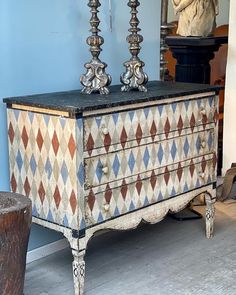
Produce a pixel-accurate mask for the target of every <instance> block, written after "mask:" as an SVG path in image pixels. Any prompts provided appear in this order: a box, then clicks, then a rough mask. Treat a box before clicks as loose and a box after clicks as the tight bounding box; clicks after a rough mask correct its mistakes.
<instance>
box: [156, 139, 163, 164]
mask: <svg viewBox="0 0 236 295" xmlns="http://www.w3.org/2000/svg"><path fill="white" fill-rule="evenodd" d="M163 156H164V150H163V148H162V144H160V146H159V149H158V152H157V157H158V160H159V163H160V164H161V162H162V160H163Z"/></svg>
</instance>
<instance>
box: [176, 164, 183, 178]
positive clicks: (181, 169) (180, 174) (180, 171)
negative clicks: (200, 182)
mask: <svg viewBox="0 0 236 295" xmlns="http://www.w3.org/2000/svg"><path fill="white" fill-rule="evenodd" d="M182 175H183V168H182V166H181V164H180V163H179V165H178V170H177V176H178V179H179V182H180V180H181V178H182Z"/></svg>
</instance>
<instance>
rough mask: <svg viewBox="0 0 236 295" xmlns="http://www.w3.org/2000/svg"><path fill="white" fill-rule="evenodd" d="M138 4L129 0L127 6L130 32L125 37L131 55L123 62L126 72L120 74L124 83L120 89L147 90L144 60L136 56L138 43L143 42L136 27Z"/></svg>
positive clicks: (137, 22)
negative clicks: (128, 8)
mask: <svg viewBox="0 0 236 295" xmlns="http://www.w3.org/2000/svg"><path fill="white" fill-rule="evenodd" d="M139 5H140V2H139V1H138V0H129V2H128V6H129V7H130V8H131V20H130V22H129V23H130V26H131V28H130V29H129V32H130V33H131V34H130V35H129V36H128V37H127V39H126V40H127V42H128V43H129V45H130V46H129V51H130V53H131V55H132V57H131V59H130V60H129V61H126V62H125V63H124V66H125V67H126V72H125V73H123V74H121V76H120V80H121V83H123V84H124V86H122V88H121V90H122V91H129V90H131V89H138V90H139V91H147V88H146V87H145V86H144V85H145V84H146V83H147V81H148V76H147V74H145V73H144V71H143V67H144V65H145V64H144V62H143V61H141V60H140V59H139V57H138V54H139V52H140V49H141V47H140V43H141V42H143V36H142V35H140V34H138V32H139V31H141V29H140V28H138V25H139V20H138V17H137V14H138V11H137V7H138V6H139Z"/></svg>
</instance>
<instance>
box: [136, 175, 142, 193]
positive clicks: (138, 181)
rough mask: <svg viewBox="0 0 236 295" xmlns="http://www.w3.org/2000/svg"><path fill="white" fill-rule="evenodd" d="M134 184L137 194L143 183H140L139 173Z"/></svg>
mask: <svg viewBox="0 0 236 295" xmlns="http://www.w3.org/2000/svg"><path fill="white" fill-rule="evenodd" d="M135 186H136V190H137V192H138V194H139V195H140V192H141V189H142V186H143V184H142V180H141V179H140V176H139V175H138V178H137V182H136V185H135Z"/></svg>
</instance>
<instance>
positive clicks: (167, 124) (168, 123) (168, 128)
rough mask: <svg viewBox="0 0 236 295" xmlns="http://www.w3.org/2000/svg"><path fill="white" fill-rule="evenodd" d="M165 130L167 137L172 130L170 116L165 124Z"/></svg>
mask: <svg viewBox="0 0 236 295" xmlns="http://www.w3.org/2000/svg"><path fill="white" fill-rule="evenodd" d="M164 131H165V135H166V138H168V136H169V132H170V122H169V119H168V118H167V120H166V123H165V126H164Z"/></svg>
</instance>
